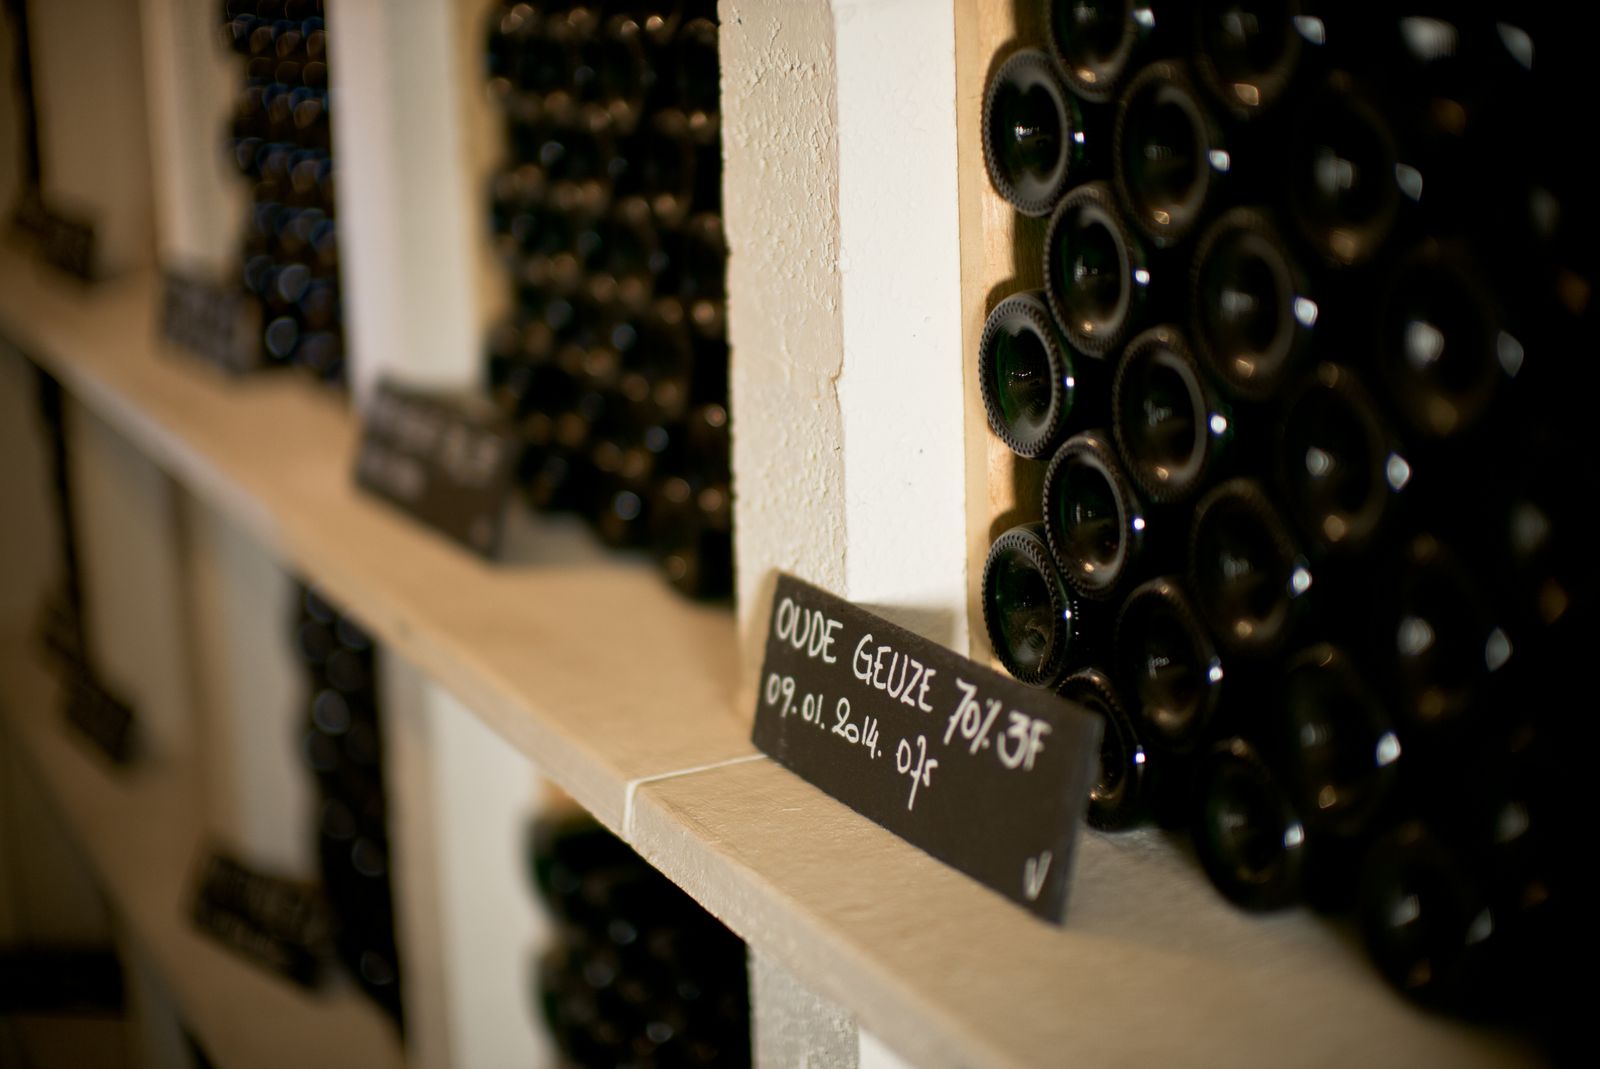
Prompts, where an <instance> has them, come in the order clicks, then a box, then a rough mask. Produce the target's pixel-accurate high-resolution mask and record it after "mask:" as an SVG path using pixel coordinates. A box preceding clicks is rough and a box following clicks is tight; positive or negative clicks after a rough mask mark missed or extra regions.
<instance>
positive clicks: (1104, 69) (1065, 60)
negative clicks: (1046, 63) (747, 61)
mask: <svg viewBox="0 0 1600 1069" xmlns="http://www.w3.org/2000/svg"><path fill="white" fill-rule="evenodd" d="M1157 18H1158V9H1157V8H1156V7H1155V6H1154V5H1151V4H1148V3H1136V2H1135V0H1050V2H1049V4H1048V6H1047V13H1046V16H1045V25H1046V39H1047V40H1048V41H1049V44H1050V51H1051V54H1052V55H1053V56H1054V57H1055V60H1056V62H1057V63H1059V64H1060V65H1061V70H1062V73H1063V74H1065V76H1066V79H1067V83H1068V84H1069V85H1070V86H1072V90H1073V92H1075V93H1077V94H1078V95H1079V96H1081V97H1083V98H1084V99H1085V100H1092V101H1097V102H1102V103H1103V102H1105V101H1108V100H1110V99H1112V97H1113V96H1115V95H1116V92H1117V89H1118V88H1119V87H1120V86H1121V84H1122V81H1123V80H1124V78H1125V77H1126V75H1127V74H1128V72H1129V71H1130V69H1131V65H1132V61H1133V59H1134V56H1135V53H1136V52H1137V51H1138V50H1139V46H1140V44H1141V43H1142V42H1145V41H1146V40H1148V39H1149V38H1150V37H1152V36H1154V32H1155V30H1156V25H1157Z"/></svg>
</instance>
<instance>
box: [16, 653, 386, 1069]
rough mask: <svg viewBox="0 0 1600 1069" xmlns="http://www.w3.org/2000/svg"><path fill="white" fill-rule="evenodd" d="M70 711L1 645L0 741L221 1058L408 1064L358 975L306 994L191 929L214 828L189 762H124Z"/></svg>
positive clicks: (258, 1063) (30, 665)
mask: <svg viewBox="0 0 1600 1069" xmlns="http://www.w3.org/2000/svg"><path fill="white" fill-rule="evenodd" d="M61 710H62V704H61V700H60V692H59V690H58V688H57V685H56V683H55V681H54V680H53V679H51V678H50V677H49V676H48V675H47V674H46V673H45V671H44V670H43V669H42V668H41V667H40V666H39V664H38V662H37V660H36V659H35V657H34V656H33V655H32V654H31V653H30V652H29V651H28V650H27V648H26V647H24V646H23V645H22V644H21V643H19V642H15V641H13V642H9V643H6V644H5V645H4V646H3V647H0V737H3V738H4V739H5V740H6V741H7V742H8V743H9V744H11V745H13V746H15V747H16V750H17V752H18V753H19V754H20V755H21V757H22V759H23V762H24V767H26V768H28V769H30V770H31V771H32V773H33V774H34V775H35V776H36V777H37V778H38V779H39V781H40V782H41V784H42V786H43V787H44V792H45V795H46V797H48V798H49V799H50V801H51V802H52V803H53V804H54V805H55V806H56V808H57V809H58V810H59V811H60V813H61V816H62V818H63V823H64V824H65V826H66V827H67V828H68V829H69V831H70V833H71V834H72V836H73V838H74V839H75V840H76V841H77V843H78V845H79V847H81V849H82V852H83V854H84V856H85V857H86V859H87V860H88V862H89V866H90V869H91V871H93V873H94V874H95V878H96V880H97V881H98V882H99V884H100V886H101V888H102V889H103V891H104V893H105V895H106V899H107V901H108V903H109V904H110V906H111V910H112V913H113V914H114V915H115V916H116V918H117V919H118V921H119V922H120V923H121V925H122V926H123V928H124V930H125V931H126V933H127V934H128V936H129V937H130V938H131V939H132V940H133V942H134V943H135V944H136V945H137V946H138V947H140V949H141V950H142V951H143V952H144V953H145V954H146V955H147V956H148V957H149V958H150V960H151V961H152V962H153V963H154V965H155V968H156V970H157V972H158V973H159V974H160V975H161V976H162V978H163V979H164V980H165V981H166V983H167V986H168V987H169V988H170V989H171V991H172V993H173V996H174V997H175V999H176V1000H177V1004H178V1006H179V1007H180V1008H181V1010H182V1012H183V1015H184V1018H185V1024H186V1025H187V1026H188V1027H189V1028H191V1029H193V1030H194V1032H195V1034H196V1035H197V1036H199V1038H200V1041H201V1044H202V1045H203V1046H204V1047H205V1049H206V1051H207V1053H208V1054H209V1055H210V1056H211V1057H212V1059H213V1060H214V1061H215V1062H216V1063H217V1064H218V1065H224V1066H227V1067H228V1069H249V1067H260V1069H276V1067H278V1066H284V1065H295V1066H307V1067H311V1066H327V1067H329V1069H343V1067H348V1066H352V1065H360V1066H374V1067H384V1066H392V1067H396V1069H399V1067H400V1066H403V1065H404V1064H405V1057H404V1055H403V1053H402V1051H401V1047H400V1041H399V1037H398V1035H397V1033H396V1031H395V1028H394V1026H393V1024H392V1023H390V1021H389V1020H388V1018H386V1017H384V1016H383V1014H382V1013H381V1011H379V1010H378V1009H377V1007H376V1006H374V1005H373V1004H372V1003H371V1002H369V1001H368V1000H367V999H366V998H365V997H364V996H362V995H361V994H360V993H359V992H358V991H356V990H355V988H354V987H353V986H352V985H351V984H349V983H348V982H343V983H335V982H330V983H329V984H327V985H326V986H324V987H323V988H321V989H319V990H317V991H314V992H312V991H306V990H303V989H301V988H298V987H295V986H294V985H292V984H290V983H289V982H288V981H286V980H281V979H279V978H277V977H275V976H273V975H272V974H271V973H268V972H266V971H264V970H262V969H260V968H258V967H257V966H255V965H252V964H250V963H249V962H247V961H246V960H245V959H243V958H241V957H239V956H237V955H236V954H234V953H233V952H232V951H230V950H227V949H225V948H224V947H222V946H220V945H219V944H217V943H215V942H213V941H211V940H210V939H208V938H206V937H205V936H203V935H201V934H200V933H199V932H198V931H196V930H195V929H194V928H193V927H191V926H190V924H189V921H188V915H187V912H188V902H189V896H190V894H191V892H192V887H191V886H190V881H191V879H192V878H193V877H194V876H195V874H196V871H197V869H196V866H197V865H198V864H199V861H200V856H201V854H200V852H201V850H202V847H203V842H202V836H203V831H202V828H201V822H200V819H199V814H200V813H201V812H202V810H201V808H200V807H199V806H198V805H197V804H196V800H197V799H198V798H199V793H198V787H197V786H196V784H195V783H194V781H193V779H192V778H191V776H190V775H189V770H187V769H184V768H181V767H171V766H160V765H151V764H146V765H140V766H134V767H132V768H130V769H127V770H125V771H112V770H111V769H110V768H109V767H108V766H107V765H106V764H105V762H104V761H103V760H101V759H100V758H99V757H98V756H97V755H95V754H93V753H91V752H90V750H89V746H88V744H87V743H84V742H82V741H80V740H79V739H77V738H75V737H73V736H72V735H70V734H69V733H68V729H67V728H66V726H65V721H64V719H63V717H62V715H61Z"/></svg>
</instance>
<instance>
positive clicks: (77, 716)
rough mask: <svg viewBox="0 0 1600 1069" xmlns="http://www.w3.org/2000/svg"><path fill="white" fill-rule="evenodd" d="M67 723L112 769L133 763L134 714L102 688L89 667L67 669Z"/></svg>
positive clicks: (81, 665) (126, 705)
mask: <svg viewBox="0 0 1600 1069" xmlns="http://www.w3.org/2000/svg"><path fill="white" fill-rule="evenodd" d="M64 684H65V687H66V694H67V723H69V724H71V725H72V726H73V727H74V728H76V729H77V730H78V732H79V733H80V734H82V735H83V736H84V737H85V738H87V739H88V740H89V741H90V742H92V743H94V745H95V747H96V748H97V749H99V750H100V752H101V753H103V754H105V755H106V757H107V758H108V759H109V760H110V761H111V763H112V764H115V765H125V764H128V763H129V762H130V761H131V760H133V748H134V743H135V740H136V735H135V732H134V727H135V721H134V716H133V710H132V709H130V708H129V707H128V703H127V702H124V701H123V700H122V699H120V698H118V697H117V696H116V695H114V694H112V693H111V692H110V691H108V690H107V689H106V688H105V687H104V686H103V685H101V683H100V680H99V678H98V677H96V676H95V674H94V672H92V671H91V670H90V669H89V667H88V665H87V664H85V663H82V662H80V663H79V664H77V665H76V666H68V667H67V671H66V678H65V680H64Z"/></svg>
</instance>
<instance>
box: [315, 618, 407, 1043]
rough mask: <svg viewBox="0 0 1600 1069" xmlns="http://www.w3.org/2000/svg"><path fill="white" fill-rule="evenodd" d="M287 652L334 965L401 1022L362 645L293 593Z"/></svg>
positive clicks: (378, 755) (367, 645) (371, 702)
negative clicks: (296, 673)
mask: <svg viewBox="0 0 1600 1069" xmlns="http://www.w3.org/2000/svg"><path fill="white" fill-rule="evenodd" d="M293 626H294V640H295V650H296V652H297V654H298V656H299V658H300V661H301V663H302V665H303V666H304V668H305V672H306V683H307V687H306V692H307V693H308V694H309V698H308V700H307V709H306V719H305V726H304V729H303V734H302V736H301V738H302V743H301V752H302V755H303V759H304V762H305V765H306V767H307V769H308V770H309V771H310V772H311V774H312V775H313V776H315V777H316V781H317V816H316V822H317V827H316V829H315V834H316V836H317V856H318V858H319V861H320V867H321V871H322V886H323V893H324V894H325V895H326V897H327V901H328V908H329V912H330V913H331V914H332V917H333V926H334V949H335V951H336V952H337V954H338V956H339V959H340V960H341V961H342V962H343V963H344V965H345V966H346V968H348V969H349V970H350V973H351V975H352V976H353V977H355V980H356V983H357V984H359V985H360V987H361V988H362V990H364V991H365V992H366V993H367V994H368V995H369V996H370V997H371V998H372V999H373V1001H375V1002H376V1003H377V1004H378V1005H379V1006H381V1007H382V1008H383V1009H384V1010H385V1011H386V1012H387V1013H389V1015H390V1016H392V1017H393V1018H394V1019H395V1020H396V1021H399V1020H400V1019H401V1003H400V963H399V951H398V948H397V945H396V942H395V934H394V895H393V889H392V881H391V879H390V867H389V830H388V803H387V800H386V794H385V791H384V775H383V749H382V737H381V735H380V733H379V728H380V725H381V718H380V716H379V711H378V710H379V707H378V686H377V678H376V673H375V669H376V665H375V661H376V658H375V655H374V653H375V651H374V648H373V644H372V639H371V638H370V637H369V636H368V635H367V633H366V632H365V631H364V630H362V629H361V628H360V627H359V626H358V625H357V624H356V623H355V622H354V621H353V620H351V619H350V618H349V617H348V616H345V615H343V614H342V613H340V612H339V610H338V609H336V608H335V607H334V606H333V605H332V604H330V603H329V602H328V600H327V599H326V598H324V597H323V596H322V595H320V594H319V593H318V592H317V591H315V590H312V589H310V588H304V589H302V590H301V591H300V597H299V598H298V600H297V603H296V606H295V613H294V622H293Z"/></svg>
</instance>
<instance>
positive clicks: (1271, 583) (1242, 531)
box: [1189, 478, 1312, 657]
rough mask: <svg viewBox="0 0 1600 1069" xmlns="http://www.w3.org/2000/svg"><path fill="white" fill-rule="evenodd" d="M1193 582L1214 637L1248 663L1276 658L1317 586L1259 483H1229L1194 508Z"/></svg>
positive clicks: (1191, 572)
mask: <svg viewBox="0 0 1600 1069" xmlns="http://www.w3.org/2000/svg"><path fill="white" fill-rule="evenodd" d="M1189 582H1190V589H1191V590H1193V591H1194V594H1195V603H1196V605H1197V607H1198V608H1199V610H1200V613H1201V616H1202V618H1203V619H1204V620H1205V622H1206V626H1207V627H1208V629H1209V630H1210V632H1211V635H1212V637H1213V638H1214V639H1215V640H1216V641H1217V643H1218V644H1219V645H1221V646H1222V647H1223V648H1224V649H1227V650H1229V651H1231V652H1234V653H1238V654H1241V655H1244V656H1248V657H1262V656H1267V655H1270V654H1273V653H1276V652H1277V651H1278V650H1279V649H1280V648H1281V647H1282V645H1283V642H1284V641H1285V639H1286V638H1287V637H1288V636H1289V633H1290V632H1291V630H1292V629H1293V626H1294V624H1295V622H1296V620H1297V618H1298V617H1299V616H1300V615H1301V613H1302V608H1303V605H1304V603H1305V601H1306V600H1307V597H1308V594H1309V592H1310V590H1311V586H1312V575H1311V569H1310V566H1309V565H1308V564H1307V563H1306V561H1305V559H1304V557H1303V556H1302V555H1301V553H1300V551H1299V549H1298V548H1297V547H1296V545H1295V543H1294V540H1293V539H1292V538H1291V537H1290V536H1289V532H1288V530H1287V528H1286V527H1285V526H1284V523H1283V520H1282V519H1280V518H1279V516H1278V511H1277V509H1275V508H1274V507H1273V506H1272V503H1271V502H1270V501H1269V500H1268V499H1267V496H1266V494H1265V493H1264V492H1263V491H1262V489H1261V486H1260V484H1259V483H1257V482H1255V481H1254V480H1252V479H1244V478H1238V479H1230V480H1229V481H1227V482H1225V483H1222V484H1221V485H1220V486H1217V487H1216V488H1215V489H1213V490H1212V491H1211V492H1210V493H1208V494H1207V495H1206V496H1205V497H1204V498H1202V499H1201V501H1200V504H1199V505H1198V506H1196V508H1195V514H1194V524H1193V527H1192V528H1191V533H1190V538H1189Z"/></svg>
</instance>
